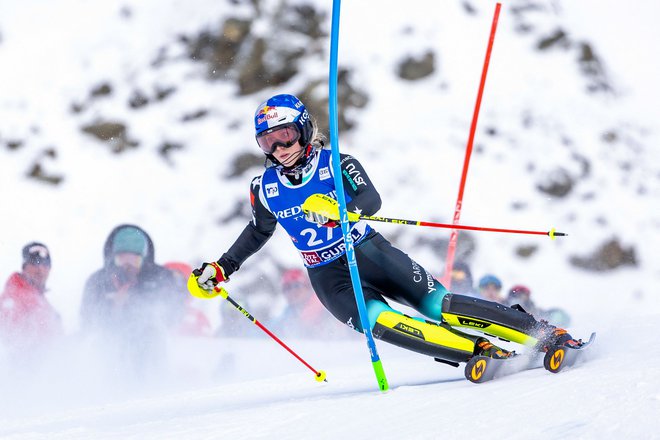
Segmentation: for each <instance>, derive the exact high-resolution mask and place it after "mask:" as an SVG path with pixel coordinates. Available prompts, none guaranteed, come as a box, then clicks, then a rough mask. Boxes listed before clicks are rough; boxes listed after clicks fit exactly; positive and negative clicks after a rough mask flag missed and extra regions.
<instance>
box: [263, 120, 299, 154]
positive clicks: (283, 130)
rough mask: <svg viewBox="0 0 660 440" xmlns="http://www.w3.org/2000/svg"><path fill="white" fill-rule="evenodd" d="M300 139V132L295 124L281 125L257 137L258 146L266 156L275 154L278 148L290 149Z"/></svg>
mask: <svg viewBox="0 0 660 440" xmlns="http://www.w3.org/2000/svg"><path fill="white" fill-rule="evenodd" d="M299 139H300V130H298V127H297V126H296V124H295V123H293V122H292V123H289V124H285V125H280V126H279V127H275V128H271V129H269V130H265V131H262V132H261V133H259V134H258V135H257V144H259V148H261V150H262V151H263V152H264V153H266V154H273V153H274V152H275V150H277V148H278V147H283V148H290V147H292V146H294V145H295V144H296V143H297V142H298V140H299Z"/></svg>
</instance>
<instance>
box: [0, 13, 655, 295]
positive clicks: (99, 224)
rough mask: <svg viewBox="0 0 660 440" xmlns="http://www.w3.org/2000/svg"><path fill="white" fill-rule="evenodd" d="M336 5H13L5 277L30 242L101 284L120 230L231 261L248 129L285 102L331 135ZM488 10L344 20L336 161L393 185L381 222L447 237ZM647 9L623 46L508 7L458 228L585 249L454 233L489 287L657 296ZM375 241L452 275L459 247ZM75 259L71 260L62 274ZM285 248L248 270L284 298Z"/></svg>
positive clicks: (588, 19)
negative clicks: (530, 284) (557, 282)
mask: <svg viewBox="0 0 660 440" xmlns="http://www.w3.org/2000/svg"><path fill="white" fill-rule="evenodd" d="M345 3H348V2H345ZM330 7H331V5H330V4H329V2H322V1H320V0H317V1H302V0H295V1H294V0H283V1H279V2H270V1H264V0H249V1H248V0H223V1H217V2H214V1H208V0H196V1H193V2H186V3H183V2H179V1H176V0H167V1H163V2H156V1H155V0H149V1H131V0H125V1H123V2H106V3H105V4H103V5H95V6H94V8H92V6H91V5H88V4H87V3H86V2H84V1H81V0H67V1H64V0H62V1H58V2H49V4H48V5H43V4H41V3H40V2H36V1H26V2H22V3H21V5H17V4H14V5H11V6H9V5H7V8H6V10H7V12H3V14H2V15H3V17H1V18H0V60H2V65H3V66H11V68H10V69H8V68H6V67H5V68H3V69H2V72H0V115H2V118H0V158H1V162H2V165H0V166H1V167H2V177H1V179H2V180H1V181H0V183H1V184H2V188H3V190H2V196H1V198H0V202H1V203H2V204H3V206H9V207H11V210H12V212H13V214H12V216H11V217H5V219H3V223H2V224H3V229H4V233H3V239H2V240H0V243H1V245H2V254H3V259H2V265H3V266H4V267H12V266H15V257H14V256H13V254H15V253H17V252H15V250H16V249H18V248H19V247H20V245H21V244H22V242H23V241H25V240H29V239H32V237H31V236H32V235H35V234H34V232H35V229H36V230H37V231H38V232H37V234H36V235H38V236H41V237H44V238H43V239H44V240H47V241H49V242H50V243H52V244H53V246H55V248H56V249H57V253H59V254H60V255H63V254H64V255H63V261H65V262H66V263H71V264H80V263H79V261H78V259H77V258H80V257H81V256H82V257H84V258H82V259H83V260H84V261H85V262H84V263H83V268H84V269H85V270H87V269H89V270H90V271H91V270H92V269H93V267H94V266H95V265H97V264H98V261H97V260H98V257H99V255H97V254H100V252H98V251H96V248H95V246H96V247H99V246H100V245H97V244H96V243H101V242H102V240H103V238H104V235H105V234H106V233H107V231H109V230H110V229H111V228H112V226H114V224H116V223H117V222H120V221H127V220H128V221H135V222H140V223H142V224H144V225H146V227H147V229H148V230H150V231H151V232H152V234H153V235H155V239H156V243H157V249H161V250H162V254H161V255H162V258H164V259H182V260H187V261H191V262H194V263H196V262H198V261H202V260H204V259H209V258H215V257H217V256H219V254H220V253H221V252H222V250H224V248H226V246H228V245H229V244H231V242H232V241H233V238H234V237H235V236H236V235H237V233H238V232H239V231H240V230H241V229H242V227H243V225H244V224H245V222H246V221H247V220H248V219H249V209H248V206H247V204H246V202H245V194H246V192H247V185H248V183H249V181H250V178H251V177H252V176H253V175H256V174H258V173H259V172H260V169H261V166H262V164H263V157H262V155H261V154H260V153H259V151H258V150H257V149H256V148H255V146H254V142H253V140H252V139H253V134H252V132H251V130H252V127H251V116H252V112H253V110H254V108H255V107H256V105H257V104H258V103H259V102H261V101H262V100H263V99H265V98H266V97H268V96H269V95H271V94H273V93H277V92H282V91H286V92H292V93H295V94H297V95H298V96H299V97H301V98H302V99H303V101H305V102H306V103H307V105H308V106H309V107H310V109H311V111H312V113H313V114H314V115H315V116H316V117H317V119H318V120H319V121H320V123H321V126H322V127H324V128H325V127H327V76H328V71H327V69H328V67H327V63H328V55H329V54H328V52H329V34H330V13H331V11H330V9H329V8H330ZM493 8H494V3H491V2H486V3H484V2H476V1H468V0H463V1H454V2H442V3H438V2H433V1H424V2H416V4H415V5H414V6H411V7H410V8H405V7H402V6H401V5H400V4H398V3H394V2H392V3H387V2H386V4H382V5H381V4H379V6H378V7H377V8H374V7H373V5H363V4H344V5H343V9H342V28H341V32H342V33H341V39H340V42H341V45H340V66H341V70H340V72H339V107H340V133H341V142H342V145H341V148H342V150H343V151H346V152H349V153H351V154H354V155H356V156H358V157H359V158H360V159H361V160H362V161H363V162H364V163H365V164H366V166H367V169H368V170H369V171H370V174H371V176H372V178H373V179H374V180H375V181H376V182H377V183H378V184H379V187H380V188H381V190H382V193H383V198H384V200H385V204H384V206H383V210H382V212H381V213H382V214H383V215H387V216H392V217H402V218H417V219H421V220H429V221H443V222H449V221H451V218H452V216H453V207H454V204H455V196H456V191H457V189H458V182H459V177H460V170H461V167H462V164H463V154H464V151H465V144H466V139H467V133H468V128H469V124H470V118H471V115H472V109H473V105H474V98H475V96H476V90H477V85H478V79H479V75H480V70H481V65H482V62H483V55H484V52H485V47H486V43H487V38H488V30H489V27H490V22H491V19H492V11H493ZM654 8H655V7H654V6H653V5H645V6H644V7H640V9H639V11H637V12H636V13H635V14H633V15H634V16H635V17H637V18H638V20H637V23H638V25H637V28H636V29H635V30H630V29H632V28H631V27H628V28H626V29H627V31H626V32H624V31H621V32H619V33H618V34H617V36H615V35H612V34H611V33H609V32H605V31H604V29H601V26H600V24H601V22H602V21H603V20H605V19H606V18H608V17H615V16H616V9H615V8H614V6H613V4H612V3H611V2H610V3H606V4H601V3H600V2H596V1H587V2H582V3H581V4H580V5H574V4H571V2H568V1H558V0H547V1H541V0H516V1H512V2H507V3H506V4H505V5H504V7H503V9H502V14H501V17H500V22H499V27H498V34H497V37H496V40H495V46H494V51H493V55H492V61H491V67H490V71H489V78H488V82H487V86H486V93H485V94H484V102H483V105H482V111H481V116H480V121H479V126H478V132H477V136H476V141H475V151H474V154H473V157H472V161H471V165H470V167H471V169H470V174H469V179H468V185H467V188H466V197H465V200H464V204H463V207H464V208H463V215H462V223H464V224H476V225H482V226H494V227H511V228H520V229H542V230H549V229H550V228H551V227H557V229H558V230H566V232H569V234H570V235H569V237H568V239H566V240H564V241H563V242H561V243H551V242H549V241H542V240H538V239H529V238H526V237H510V236H506V237H504V236H502V235H496V234H493V235H485V234H477V233H474V234H471V233H461V234H460V240H459V256H460V257H461V258H463V259H466V260H468V261H470V262H471V263H472V264H473V265H474V266H476V267H477V268H478V269H477V270H475V272H476V273H482V272H485V271H494V272H497V273H501V274H503V275H504V276H512V274H513V273H514V271H515V270H518V271H526V272H528V273H530V274H542V273H543V272H544V271H545V270H547V262H548V261H550V260H552V261H555V262H556V261H557V260H558V259H561V261H562V262H563V263H562V264H563V267H565V268H566V270H576V271H578V272H579V273H583V274H585V276H587V277H589V276H591V274H593V275H597V274H607V276H610V277H611V276H619V275H621V276H623V277H625V279H626V281H625V283H628V281H627V280H628V277H636V278H639V279H641V280H642V281H640V282H639V284H637V285H635V287H634V289H635V290H639V289H641V288H643V286H644V285H648V284H650V283H652V282H654V281H655V282H657V281H658V278H659V277H660V270H659V269H658V267H657V263H656V260H657V249H658V246H659V245H660V217H659V216H658V210H657V205H658V200H659V197H660V161H659V159H658V157H659V155H658V154H657V148H658V131H657V129H658V126H657V121H655V120H654V117H653V108H654V107H653V106H652V102H657V100H653V99H650V98H653V97H656V98H657V97H658V93H657V87H656V88H650V87H652V86H653V85H652V84H650V83H648V82H645V81H646V79H647V78H650V77H652V75H651V74H649V73H648V70H649V69H651V70H655V71H657V68H655V66H652V65H651V66H650V65H649V63H653V62H655V61H649V60H647V59H646V58H644V57H639V58H634V57H633V56H632V54H630V53H629V51H628V48H627V47H625V46H623V43H621V39H625V38H630V39H631V40H628V41H634V42H636V44H637V47H638V48H645V47H652V41H657V33H658V32H657V31H653V32H654V33H653V32H652V31H650V30H649V29H650V26H649V27H648V28H646V27H645V26H646V23H647V22H649V23H650V21H649V20H646V21H644V20H643V17H644V16H646V15H647V14H648V13H649V12H650V11H653V10H655V9H654ZM656 12H657V11H656ZM366 15H369V16H370V17H371V18H372V19H373V20H372V21H368V22H367V21H365V20H364V19H363V18H362V17H365V16H366ZM628 20H630V23H632V22H633V20H632V18H630V19H628ZM640 20H641V21H640ZM623 21H625V20H624V19H622V21H619V22H617V23H619V25H620V26H621V27H622V28H623V26H625V24H626V23H625V22H623ZM640 35H641V36H644V37H648V38H647V39H642V38H640ZM654 37H655V38H654ZM642 53H644V52H643V50H642ZM647 86H648V87H649V88H647ZM655 114H656V115H657V111H655ZM9 188H12V189H11V190H9ZM28 193H29V194H30V196H29V199H28V198H26V197H25V195H26V194H28ZM32 194H34V195H32ZM27 200H30V201H29V202H27V203H26V201H27ZM19 206H21V208H18V207H19ZM44 211H45V212H44ZM43 216H45V217H46V218H47V219H48V221H47V223H48V225H44V223H43V222H42V221H38V219H39V218H43ZM73 218H75V219H76V220H75V221H72V219H73ZM82 223H84V224H86V225H88V230H89V232H88V233H87V235H88V237H87V238H83V237H81V236H80V231H81V229H80V225H81V224H82ZM39 228H41V229H40V230H39ZM378 229H380V230H383V231H387V235H388V236H389V237H390V238H391V239H392V240H393V241H394V242H396V243H397V244H400V245H401V246H404V247H406V248H408V249H410V248H411V247H412V248H414V249H415V252H414V253H415V254H416V255H419V256H420V257H419V258H420V259H424V261H433V262H434V264H437V268H438V270H435V272H439V270H440V269H439V268H441V267H442V264H441V261H442V259H444V254H445V250H446V243H447V237H448V234H447V233H445V232H444V231H437V230H423V229H421V228H401V227H398V228H393V227H387V226H383V227H379V228H378ZM281 235H283V234H281ZM91 236H93V237H94V238H93V240H90V238H89V237H91ZM171 237H176V240H174V239H172V238H171ZM274 240H275V241H276V242H277V243H285V242H286V241H287V238H286V237H283V236H279V237H276V238H275V239H274ZM67 242H68V243H67ZM71 242H74V243H75V246H74V247H75V248H76V249H79V251H78V252H79V255H78V256H73V255H66V254H67V253H68V252H70V250H71V248H72V246H71V245H70V243H71ZM90 243H94V244H90ZM160 243H162V244H160ZM284 246H290V245H289V244H285V245H284ZM279 249H280V247H279V246H278V245H277V244H276V245H273V246H267V247H266V248H265V249H264V252H263V254H262V258H260V259H259V260H258V261H255V262H254V263H253V264H251V265H249V266H247V267H246V271H252V272H253V273H258V274H260V275H258V276H254V277H249V278H250V280H251V281H253V280H259V281H258V283H260V284H259V285H260V286H262V287H263V286H264V285H269V284H271V283H273V282H275V281H274V278H273V275H272V274H273V273H275V271H274V270H273V268H277V267H282V266H284V265H293V264H299V263H298V262H297V259H296V256H295V255H294V253H293V252H288V253H287V255H286V256H284V255H283V253H282V252H280V251H279ZM557 253H559V255H557ZM555 264H556V263H555ZM7 271H8V270H7ZM3 273H4V272H3ZM530 277H532V279H534V278H536V279H538V276H535V277H534V276H532V275H530ZM245 278H246V279H247V278H248V277H245ZM611 279H612V278H610V280H611ZM622 282H623V281H622ZM263 283H266V284H263ZM61 284H62V286H65V287H66V288H67V289H71V290H75V289H76V288H77V286H78V284H80V283H79V282H78V281H77V280H76V281H73V280H71V279H67V281H65V280H64V279H62V280H61Z"/></svg>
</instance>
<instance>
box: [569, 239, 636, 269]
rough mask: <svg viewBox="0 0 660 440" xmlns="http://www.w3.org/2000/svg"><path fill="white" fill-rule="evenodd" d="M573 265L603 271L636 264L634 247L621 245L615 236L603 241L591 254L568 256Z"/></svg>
mask: <svg viewBox="0 0 660 440" xmlns="http://www.w3.org/2000/svg"><path fill="white" fill-rule="evenodd" d="M570 262H571V264H572V265H573V266H576V267H579V268H581V269H585V270H589V271H594V272H605V271H611V270H614V269H616V268H618V267H622V266H633V267H636V266H637V265H638V262H637V256H636V253H635V248H634V247H632V246H631V247H627V248H626V247H623V246H622V245H621V243H620V242H619V240H618V239H617V238H612V239H610V240H608V241H606V242H605V243H603V244H602V245H601V246H600V247H599V248H598V249H596V250H595V251H594V252H592V253H591V255H588V256H584V257H580V256H572V257H570Z"/></svg>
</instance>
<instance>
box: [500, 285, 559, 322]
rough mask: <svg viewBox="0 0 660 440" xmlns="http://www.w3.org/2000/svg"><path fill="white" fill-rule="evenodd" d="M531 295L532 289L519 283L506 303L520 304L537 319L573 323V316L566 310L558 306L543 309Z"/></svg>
mask: <svg viewBox="0 0 660 440" xmlns="http://www.w3.org/2000/svg"><path fill="white" fill-rule="evenodd" d="M531 296H532V291H531V290H529V288H528V287H527V286H523V285H520V284H519V285H516V286H513V287H512V288H511V289H510V290H509V295H508V297H507V301H506V304H508V305H510V306H511V307H513V308H517V307H516V306H518V305H519V306H520V307H522V308H523V309H524V311H525V312H527V313H529V314H531V315H533V316H534V317H535V318H536V319H543V320H545V321H548V322H549V323H551V324H554V325H558V326H568V325H569V324H570V323H571V317H570V315H569V314H568V313H567V312H566V311H565V310H563V309H560V308H557V307H553V308H550V309H541V308H539V307H537V306H536V304H534V302H533V301H532V298H531Z"/></svg>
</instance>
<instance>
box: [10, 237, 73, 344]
mask: <svg viewBox="0 0 660 440" xmlns="http://www.w3.org/2000/svg"><path fill="white" fill-rule="evenodd" d="M50 268H51V260H50V252H49V251H48V248H47V247H46V246H45V245H44V244H42V243H37V242H33V243H29V244H27V245H26V246H25V247H24V248H23V266H22V271H21V272H15V273H13V274H12V275H11V276H10V277H9V280H8V281H7V283H6V285H5V290H4V291H3V292H2V295H0V339H2V341H3V343H4V344H5V345H6V346H7V347H8V348H9V349H10V350H11V352H12V353H14V352H16V353H19V354H25V355H27V356H29V355H30V352H32V351H33V350H36V349H40V348H44V347H47V346H48V345H50V343H52V342H53V341H54V340H55V339H56V338H58V337H60V336H62V335H63V333H64V332H63V330H62V323H61V319H60V316H59V315H58V313H57V312H56V311H55V309H54V308H53V306H52V305H51V304H50V303H49V302H48V300H47V299H46V296H45V293H46V290H47V289H46V282H47V281H48V276H49V275H50Z"/></svg>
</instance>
